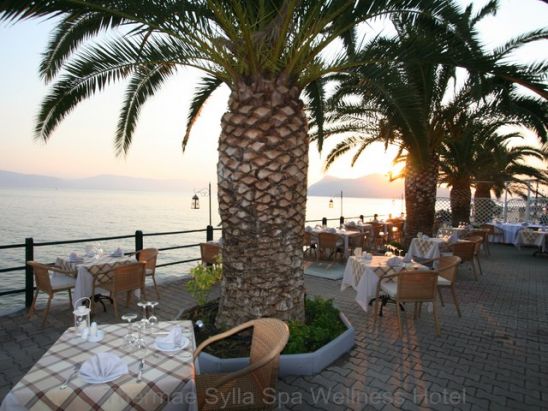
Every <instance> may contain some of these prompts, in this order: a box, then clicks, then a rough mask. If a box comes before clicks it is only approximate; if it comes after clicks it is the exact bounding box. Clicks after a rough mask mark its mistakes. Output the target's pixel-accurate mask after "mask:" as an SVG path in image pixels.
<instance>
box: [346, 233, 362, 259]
mask: <svg viewBox="0 0 548 411" xmlns="http://www.w3.org/2000/svg"><path fill="white" fill-rule="evenodd" d="M365 241H366V238H365V236H364V235H363V234H361V233H360V235H352V236H350V237H348V248H349V249H350V255H353V254H354V250H356V249H357V248H361V249H362V250H365V246H366V242H365Z"/></svg>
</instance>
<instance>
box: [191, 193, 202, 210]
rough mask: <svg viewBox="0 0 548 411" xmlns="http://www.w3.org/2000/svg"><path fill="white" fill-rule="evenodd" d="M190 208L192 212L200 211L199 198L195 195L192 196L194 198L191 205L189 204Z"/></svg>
mask: <svg viewBox="0 0 548 411" xmlns="http://www.w3.org/2000/svg"><path fill="white" fill-rule="evenodd" d="M190 208H191V209H192V210H199V209H200V198H199V197H198V196H197V195H196V194H194V197H192V203H191V204H190Z"/></svg>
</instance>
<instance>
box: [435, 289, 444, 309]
mask: <svg viewBox="0 0 548 411" xmlns="http://www.w3.org/2000/svg"><path fill="white" fill-rule="evenodd" d="M437 289H438V295H439V296H440V303H441V306H442V307H445V303H444V302H443V296H442V295H441V287H437Z"/></svg>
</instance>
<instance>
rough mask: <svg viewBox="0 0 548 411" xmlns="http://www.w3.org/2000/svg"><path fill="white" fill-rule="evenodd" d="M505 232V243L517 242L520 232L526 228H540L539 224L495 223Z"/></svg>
mask: <svg viewBox="0 0 548 411" xmlns="http://www.w3.org/2000/svg"><path fill="white" fill-rule="evenodd" d="M495 225H496V226H497V227H498V228H500V229H501V230H502V232H503V233H504V243H505V244H516V241H517V239H518V233H519V232H520V231H521V230H522V229H524V228H540V227H541V226H540V225H538V224H530V225H528V226H523V225H522V224H521V223H497V224H495Z"/></svg>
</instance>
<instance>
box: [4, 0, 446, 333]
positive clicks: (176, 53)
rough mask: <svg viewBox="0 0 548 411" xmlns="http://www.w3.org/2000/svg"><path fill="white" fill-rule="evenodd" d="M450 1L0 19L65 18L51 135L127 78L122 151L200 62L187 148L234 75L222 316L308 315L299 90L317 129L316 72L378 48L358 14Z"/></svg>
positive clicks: (266, 3) (309, 1) (102, 9)
mask: <svg viewBox="0 0 548 411" xmlns="http://www.w3.org/2000/svg"><path fill="white" fill-rule="evenodd" d="M452 7H453V6H452V2H451V1H450V0H384V1H361V2H350V1H347V0H331V1H317V0H258V1H245V0H207V1H206V0H172V1H157V0H142V1H139V2H136V1H122V0H120V1H104V0H102V1H101V0H49V1H43V2H36V1H30V0H4V1H3V2H2V3H0V20H21V19H26V18H32V17H42V16H47V17H51V16H56V17H57V18H58V19H59V22H58V24H57V28H56V29H55V31H54V33H53V36H52V39H51V41H50V44H49V46H48V47H47V50H46V52H45V54H44V59H43V62H42V65H41V67H40V73H41V75H42V77H43V78H44V79H45V80H46V81H51V80H55V82H54V84H53V86H52V88H51V91H50V93H49V94H48V95H47V96H46V97H45V99H44V101H43V104H42V107H41V110H40V113H39V116H38V124H37V126H36V135H37V137H38V138H40V139H43V140H46V141H47V140H48V139H49V138H50V136H51V135H52V132H53V131H54V129H55V128H56V126H57V125H58V124H59V123H60V122H61V121H62V120H63V119H64V118H65V117H66V116H67V115H68V114H69V113H70V112H71V110H72V109H73V108H74V107H75V106H76V105H77V104H78V103H80V102H81V101H82V100H84V99H86V98H88V97H90V96H91V95H93V94H95V93H96V92H98V91H100V90H102V89H103V88H105V87H107V86H109V85H110V84H112V83H114V82H116V81H119V80H122V79H129V83H128V86H127V92H126V98H125V101H124V103H123V106H122V110H121V115H120V119H119V123H118V129H117V133H116V139H115V144H116V149H117V152H118V153H125V152H127V150H128V148H129V146H130V144H131V141H132V136H133V131H134V129H135V127H136V123H137V119H138V117H139V112H140V109H141V107H142V106H143V104H144V103H145V102H146V101H147V99H148V98H149V97H150V96H152V95H154V94H155V93H156V92H157V91H158V89H159V88H160V86H161V85H162V83H163V82H164V81H165V80H166V78H168V77H169V76H170V75H172V74H174V73H175V72H176V71H177V69H178V68H179V67H182V66H187V67H196V68H198V69H200V70H202V71H203V72H204V73H205V74H204V77H203V81H202V82H201V83H200V85H199V86H198V88H197V91H196V94H195V96H194V100H193V103H192V107H191V111H190V114H189V118H188V130H187V135H186V136H185V137H184V139H183V147H184V145H185V144H186V141H187V139H188V133H189V130H190V127H191V126H192V124H193V121H194V119H195V118H196V117H197V115H198V113H199V111H200V108H201V106H202V105H203V103H204V101H205V100H207V98H208V97H209V96H210V95H211V93H212V92H213V91H214V90H215V89H216V88H218V87H219V86H220V85H221V84H226V85H227V86H228V87H229V88H230V91H231V94H230V98H229V101H228V111H227V112H226V113H225V114H224V115H223V117H222V120H221V125H222V132H221V135H220V137H219V147H218V150H219V162H218V167H217V173H218V200H219V212H220V216H221V220H222V229H223V239H224V242H223V247H224V249H223V281H222V291H221V300H220V309H219V315H218V317H217V324H219V325H226V326H232V325H234V324H237V323H241V322H242V321H245V320H248V319H250V318H255V317H264V316H270V317H277V318H281V319H297V320H302V319H303V318H304V281H303V256H302V237H303V231H304V220H305V208H306V193H307V171H308V146H309V138H308V133H307V131H308V126H307V123H308V119H307V115H306V113H305V105H304V102H303V100H302V98H303V97H304V98H306V100H307V102H308V104H309V107H310V112H311V115H312V116H313V117H314V118H315V119H316V124H317V125H318V127H319V130H320V135H321V130H322V122H323V111H322V97H323V94H322V93H323V91H322V87H321V85H322V79H323V78H324V77H325V76H326V75H328V74H330V73H335V72H340V71H342V70H345V69H347V68H348V67H352V65H356V64H360V63H364V62H366V61H368V59H369V58H372V57H375V58H376V57H377V56H369V55H368V52H367V51H363V52H361V53H359V59H358V58H357V57H356V56H358V53H357V51H359V50H356V53H354V52H352V50H354V46H355V44H359V42H356V41H355V40H356V36H357V34H356V33H357V25H358V24H359V23H360V22H365V21H367V20H368V19H370V18H379V17H380V16H383V15H386V14H389V13H395V12H405V13H417V12H420V11H421V10H428V14H436V13H439V12H440V11H444V10H448V11H450V10H451V9H452ZM105 33H107V34H109V36H105V35H104V34H105ZM98 36H99V37H98ZM89 40H96V41H91V42H90V41H89ZM339 40H342V43H343V44H345V45H347V49H348V50H349V51H350V52H349V53H341V54H338V55H336V56H334V57H333V56H332V54H333V53H332V50H327V48H328V47H329V46H331V45H333V44H334V42H335V41H339Z"/></svg>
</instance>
